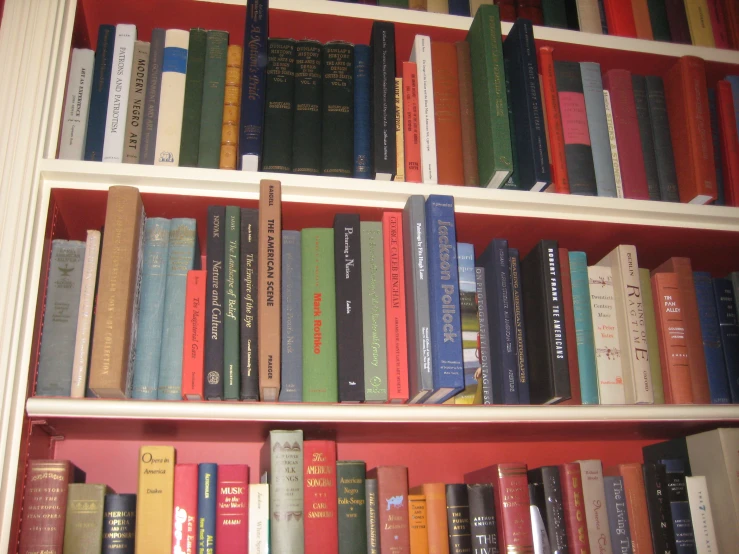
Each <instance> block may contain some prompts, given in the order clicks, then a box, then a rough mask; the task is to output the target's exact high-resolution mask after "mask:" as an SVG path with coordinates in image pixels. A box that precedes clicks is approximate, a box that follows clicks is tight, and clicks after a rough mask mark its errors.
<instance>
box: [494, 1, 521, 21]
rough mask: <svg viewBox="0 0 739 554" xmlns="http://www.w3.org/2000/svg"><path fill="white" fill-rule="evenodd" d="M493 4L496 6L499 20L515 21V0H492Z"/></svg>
mask: <svg viewBox="0 0 739 554" xmlns="http://www.w3.org/2000/svg"><path fill="white" fill-rule="evenodd" d="M493 4H495V5H496V6H498V10H499V11H500V20H501V21H510V22H511V23H513V22H514V21H516V2H515V0H493Z"/></svg>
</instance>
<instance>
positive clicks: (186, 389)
mask: <svg viewBox="0 0 739 554" xmlns="http://www.w3.org/2000/svg"><path fill="white" fill-rule="evenodd" d="M206 273H207V272H206V271H205V270H204V269H193V270H190V271H188V272H187V287H186V288H185V342H184V348H183V352H182V398H183V399H184V400H202V399H203V352H204V346H203V345H204V343H205V318H204V316H205V314H204V312H203V310H204V308H205V280H206Z"/></svg>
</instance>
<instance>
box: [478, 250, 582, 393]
mask: <svg viewBox="0 0 739 554" xmlns="http://www.w3.org/2000/svg"><path fill="white" fill-rule="evenodd" d="M508 270H509V271H510V273H511V296H512V300H513V324H514V326H515V331H516V332H515V335H514V336H515V341H516V344H515V346H516V368H517V374H518V403H519V404H531V386H530V379H529V361H528V356H527V355H526V326H525V325H524V318H523V282H522V277H521V256H520V255H519V252H518V249H516V248H509V249H508ZM481 271H483V272H484V270H483V269H482V268H481ZM483 292H484V291H483ZM479 295H480V292H479V291H478V296H479ZM484 301H485V302H486V303H487V296H486V297H485V300H484ZM480 322H481V324H480V361H481V364H482V367H483V377H484V376H485V373H486V367H485V363H484V358H485V347H484V346H483V341H485V342H488V343H489V341H490V336H489V335H490V332H489V330H488V329H483V327H482V319H481V320H480ZM573 336H574V334H573ZM488 356H489V353H488ZM491 364H492V361H490V362H489V363H488V368H487V369H488V370H490V371H491V368H490V366H491ZM484 383H485V381H484V380H483V385H484ZM483 392H484V391H483Z"/></svg>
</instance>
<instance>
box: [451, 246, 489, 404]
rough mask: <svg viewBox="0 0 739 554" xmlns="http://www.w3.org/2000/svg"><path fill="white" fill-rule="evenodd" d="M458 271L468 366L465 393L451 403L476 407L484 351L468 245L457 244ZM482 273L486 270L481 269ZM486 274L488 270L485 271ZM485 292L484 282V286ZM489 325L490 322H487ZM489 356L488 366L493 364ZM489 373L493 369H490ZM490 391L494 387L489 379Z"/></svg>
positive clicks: (472, 257) (472, 254) (471, 252)
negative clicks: (480, 353) (481, 347)
mask: <svg viewBox="0 0 739 554" xmlns="http://www.w3.org/2000/svg"><path fill="white" fill-rule="evenodd" d="M457 267H458V269H459V305H460V312H461V313H460V319H461V321H462V360H463V366H464V390H463V391H462V392H460V393H459V394H457V395H456V396H454V397H453V399H449V400H448V401H447V402H449V403H454V404H474V403H475V396H477V389H478V385H480V386H482V381H483V379H482V370H481V368H480V358H481V356H479V357H478V348H479V347H480V342H479V338H480V319H479V317H478V312H479V304H478V302H477V293H476V275H475V269H476V268H475V250H474V245H472V244H470V243H467V242H458V243H457ZM480 269H481V270H482V268H480ZM482 271H484V270H482ZM481 284H482V287H483V288H484V286H485V284H484V282H483V283H481ZM485 318H487V314H485ZM485 323H487V319H485ZM489 358H490V355H489V354H488V364H489V362H490V359H489ZM488 369H490V368H489V367H488ZM487 381H488V387H489V386H490V385H491V383H490V377H489V375H488V378H487Z"/></svg>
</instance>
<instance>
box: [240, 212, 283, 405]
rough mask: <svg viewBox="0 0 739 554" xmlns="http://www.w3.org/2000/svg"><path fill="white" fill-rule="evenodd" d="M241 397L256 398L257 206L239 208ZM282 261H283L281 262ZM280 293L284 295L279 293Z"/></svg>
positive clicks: (257, 308)
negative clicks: (255, 207)
mask: <svg viewBox="0 0 739 554" xmlns="http://www.w3.org/2000/svg"><path fill="white" fill-rule="evenodd" d="M240 244H241V260H240V261H241V275H240V276H241V290H240V294H241V315H240V326H241V333H240V339H241V352H240V362H239V369H240V371H241V393H240V397H241V400H259V329H258V325H257V322H258V321H259V303H258V302H257V288H258V283H259V269H258V266H259V262H258V256H259V210H257V209H254V208H241V243H240ZM283 265H284V264H283ZM283 296H284V295H283Z"/></svg>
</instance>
